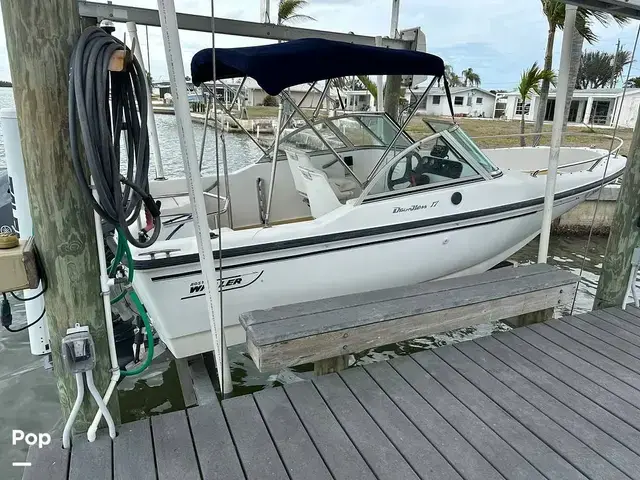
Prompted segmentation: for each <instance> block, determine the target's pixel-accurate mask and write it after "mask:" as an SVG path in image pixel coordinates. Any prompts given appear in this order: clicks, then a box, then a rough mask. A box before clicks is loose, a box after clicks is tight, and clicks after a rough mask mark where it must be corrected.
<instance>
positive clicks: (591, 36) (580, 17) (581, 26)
mask: <svg viewBox="0 0 640 480" xmlns="http://www.w3.org/2000/svg"><path fill="white" fill-rule="evenodd" d="M540 1H541V5H542V13H544V15H545V17H546V19H547V25H548V30H547V46H546V50H545V56H544V65H543V69H544V70H550V69H551V65H552V63H553V45H554V41H555V35H556V30H558V29H562V28H563V26H564V16H565V4H564V2H562V1H561V0H540ZM612 18H613V19H614V20H615V21H616V22H617V23H618V24H620V25H622V24H624V23H626V22H627V20H626V19H624V18H623V17H619V16H613V17H612V16H610V15H609V14H607V13H603V12H598V11H590V10H585V9H583V8H579V9H578V14H577V18H576V29H575V34H574V37H573V39H572V40H573V48H572V66H573V68H572V69H570V72H569V75H570V77H572V76H573V80H572V79H571V78H569V93H570V95H567V102H568V104H569V105H570V104H571V97H572V96H573V86H574V85H575V82H576V78H575V77H576V76H577V70H578V65H579V63H580V57H581V54H582V44H583V42H584V40H586V41H587V42H588V43H590V44H593V43H595V42H596V41H597V40H598V37H597V35H596V34H595V33H594V32H593V30H592V29H591V26H592V24H593V21H594V20H596V21H598V22H600V23H601V24H603V25H608V24H609V23H610V21H611V19H612ZM576 50H577V52H576ZM549 85H550V83H549V82H548V81H546V80H543V81H542V86H541V87H540V101H539V107H538V111H537V113H536V123H535V126H534V131H535V132H541V131H542V124H543V122H544V116H545V111H546V105H547V99H548V98H549ZM568 112H569V108H568V107H567V108H566V109H565V116H567V115H568ZM536 142H537V140H536Z"/></svg>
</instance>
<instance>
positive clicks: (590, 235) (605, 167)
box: [570, 25, 640, 315]
mask: <svg viewBox="0 0 640 480" xmlns="http://www.w3.org/2000/svg"><path fill="white" fill-rule="evenodd" d="M639 37H640V25H638V30H637V32H636V39H635V42H634V43H633V51H632V52H631V61H630V62H629V68H628V69H627V78H626V79H625V81H624V85H623V88H622V98H621V99H620V108H619V109H618V116H617V118H616V124H615V126H614V127H613V135H612V136H611V145H609V153H608V155H607V161H606V162H605V164H604V172H602V182H601V185H600V188H599V189H598V198H597V200H596V206H595V208H594V210H593V217H592V218H591V227H590V228H589V237H588V238H587V243H586V245H585V247H584V253H583V255H582V265H580V273H579V275H578V277H579V278H578V285H577V287H576V290H575V292H574V293H573V301H572V302H571V313H570V315H573V310H574V308H575V305H576V299H577V298H578V289H579V287H580V283H581V282H582V274H583V272H584V266H585V264H586V262H587V254H588V253H589V245H590V244H591V237H592V235H593V225H594V223H595V221H596V214H597V213H598V205H599V204H600V198H601V197H602V190H603V189H604V179H605V177H606V176H607V170H608V168H609V160H610V159H611V152H612V151H613V142H614V141H615V138H616V133H617V132H618V124H619V123H620V115H621V114H622V104H623V103H624V97H625V96H626V94H627V85H628V82H629V77H630V76H631V66H632V65H633V59H634V58H635V56H636V48H637V46H638V38H639ZM608 248H609V242H607V247H606V249H605V257H606V256H607V250H608Z"/></svg>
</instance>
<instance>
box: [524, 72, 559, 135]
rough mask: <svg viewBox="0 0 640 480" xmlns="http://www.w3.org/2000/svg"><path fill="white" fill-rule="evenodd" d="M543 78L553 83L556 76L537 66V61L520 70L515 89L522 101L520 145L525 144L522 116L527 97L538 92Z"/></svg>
mask: <svg viewBox="0 0 640 480" xmlns="http://www.w3.org/2000/svg"><path fill="white" fill-rule="evenodd" d="M544 80H547V81H548V82H549V83H550V84H553V85H555V83H556V76H555V74H554V73H553V72H552V71H551V70H546V69H544V68H542V69H541V68H540V67H539V66H538V62H534V63H533V65H531V67H530V68H529V69H527V70H524V71H523V72H522V76H521V77H520V83H519V84H518V89H517V90H518V93H519V94H520V101H521V102H522V109H521V117H520V133H521V134H522V136H521V137H520V146H521V147H524V146H525V145H526V142H525V139H524V116H525V105H526V103H527V99H528V98H531V94H532V93H537V94H540V88H541V85H540V84H541V83H542V82H543V81H544Z"/></svg>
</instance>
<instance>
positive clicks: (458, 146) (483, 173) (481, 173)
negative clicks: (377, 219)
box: [356, 123, 501, 205]
mask: <svg viewBox="0 0 640 480" xmlns="http://www.w3.org/2000/svg"><path fill="white" fill-rule="evenodd" d="M458 130H460V131H462V132H463V133H464V131H463V130H462V129H461V128H460V126H459V125H458V124H455V123H454V124H452V125H451V127H449V128H447V129H446V130H440V131H439V132H435V133H433V134H432V135H427V136H426V137H424V138H422V139H420V140H418V141H416V142H414V143H413V144H412V145H410V146H408V147H407V148H405V149H404V150H402V151H401V152H399V153H398V154H396V155H395V156H393V157H391V158H390V159H389V160H386V161H385V162H384V163H382V164H381V165H380V167H379V168H378V169H377V170H376V171H375V172H373V175H372V176H371V180H370V181H368V182H367V184H366V186H365V188H363V190H362V193H361V194H360V197H359V198H358V200H357V201H356V205H359V204H361V203H362V202H363V201H364V200H365V199H366V198H385V197H388V196H397V195H398V194H402V193H401V192H404V193H406V194H410V193H414V192H415V191H417V190H424V189H430V188H438V187H442V186H448V185H451V184H455V183H462V182H469V181H473V180H492V179H493V178H495V177H496V173H497V172H500V170H499V169H498V170H497V172H493V173H491V172H490V171H489V170H488V169H487V168H486V167H484V166H483V165H482V164H481V163H480V162H478V160H477V159H476V157H475V156H474V155H473V152H470V151H469V149H468V148H467V147H466V146H465V145H464V144H462V143H460V142H459V141H458V140H457V139H456V136H454V135H453V134H454V133H456V131H458ZM465 135H466V134H465ZM438 138H443V139H444V140H445V141H446V143H448V144H450V145H451V147H453V149H454V150H455V152H456V153H457V154H458V155H459V156H460V157H461V158H462V159H464V161H465V162H467V163H468V164H469V166H470V167H471V168H472V169H473V170H475V172H476V175H472V176H469V177H465V178H459V179H453V180H451V181H447V182H438V183H434V184H429V185H425V186H423V187H418V188H416V189H411V190H407V191H402V190H400V191H389V192H383V193H378V194H374V195H372V194H371V193H370V192H371V189H372V188H373V187H374V185H375V184H376V183H377V182H378V181H379V180H380V178H381V177H384V176H386V175H387V171H388V170H389V169H390V168H394V167H395V164H396V163H397V162H399V161H400V160H402V159H403V158H405V157H406V156H407V155H409V154H410V153H411V152H413V151H415V150H416V149H418V148H420V147H421V146H422V145H424V144H425V143H427V142H431V141H433V140H437V139H438ZM496 168H497V167H496ZM500 173H501V172H500Z"/></svg>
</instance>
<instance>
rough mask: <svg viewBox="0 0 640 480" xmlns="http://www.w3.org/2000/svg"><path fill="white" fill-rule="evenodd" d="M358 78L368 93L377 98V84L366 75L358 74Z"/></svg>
mask: <svg viewBox="0 0 640 480" xmlns="http://www.w3.org/2000/svg"><path fill="white" fill-rule="evenodd" d="M358 80H360V82H362V84H363V85H364V87H365V88H366V89H367V90H369V93H370V94H371V95H372V96H373V98H374V99H376V100H377V99H378V86H377V85H376V84H375V83H373V82H372V81H371V79H370V78H369V77H368V76H366V75H358Z"/></svg>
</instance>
